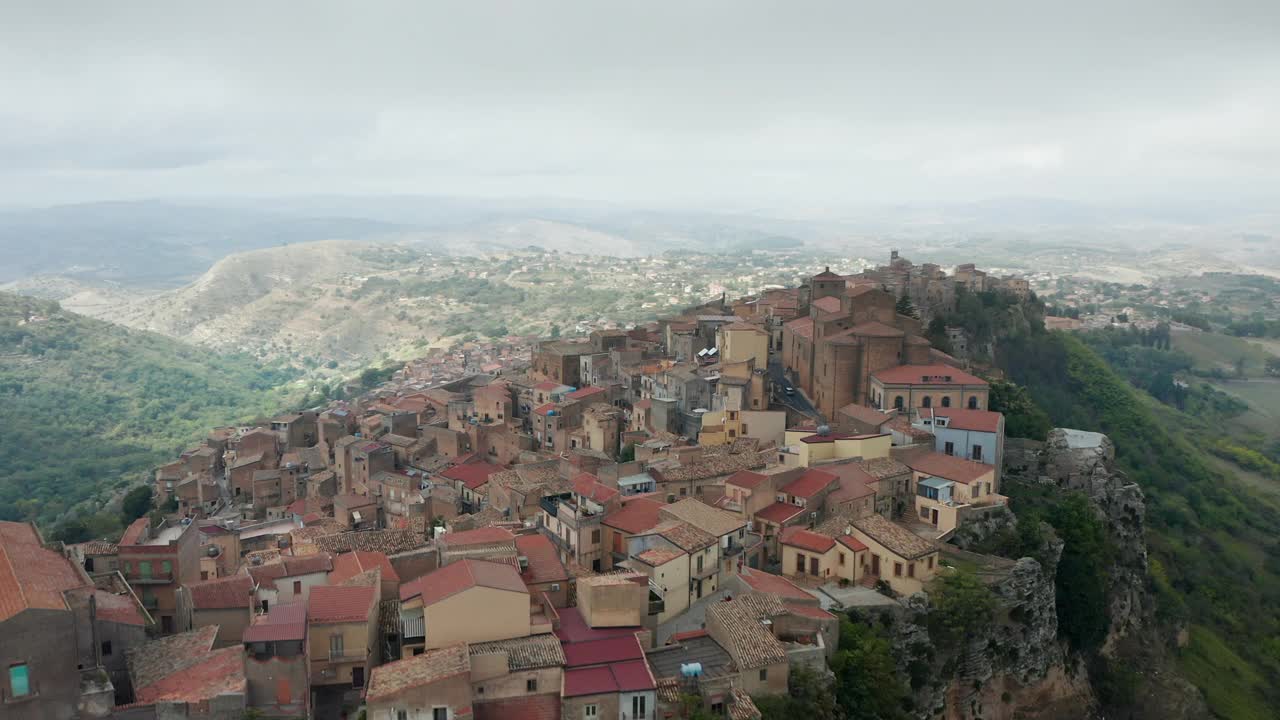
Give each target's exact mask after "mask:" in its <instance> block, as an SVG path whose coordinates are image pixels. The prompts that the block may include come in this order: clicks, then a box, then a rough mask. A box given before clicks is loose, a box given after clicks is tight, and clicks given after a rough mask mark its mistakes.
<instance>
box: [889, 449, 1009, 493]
mask: <svg viewBox="0 0 1280 720" xmlns="http://www.w3.org/2000/svg"><path fill="white" fill-rule="evenodd" d="M899 459H900V460H901V461H902V464H904V465H906V466H907V467H909V468H911V469H912V470H915V471H916V472H918V473H924V474H925V475H932V476H933V477H939V478H942V479H943V480H954V481H955V482H958V483H963V484H965V485H968V484H969V483H971V482H973V481H975V480H978V479H980V478H982V477H983V476H985V475H989V474H991V473H994V472H995V467H994V466H992V465H986V464H983V463H980V462H974V461H972V460H965V459H964V458H959V457H956V456H954V455H944V454H943V453H940V452H923V453H914V454H910V455H905V456H903V457H901V458H899Z"/></svg>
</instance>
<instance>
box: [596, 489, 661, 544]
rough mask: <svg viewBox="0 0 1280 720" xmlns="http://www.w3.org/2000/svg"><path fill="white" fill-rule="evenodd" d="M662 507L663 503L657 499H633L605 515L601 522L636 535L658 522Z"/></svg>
mask: <svg viewBox="0 0 1280 720" xmlns="http://www.w3.org/2000/svg"><path fill="white" fill-rule="evenodd" d="M661 507H662V503H660V502H657V501H656V500H646V499H644V498H640V499H637V500H631V501H630V502H628V503H627V504H626V505H624V506H623V507H622V509H621V510H617V511H614V512H611V513H609V514H608V515H605V516H604V520H602V521H601V522H603V523H604V524H605V525H608V526H609V527H611V528H616V529H618V530H621V531H623V532H625V533H630V534H632V535H634V534H636V533H642V532H644V531H645V530H649V529H651V528H653V527H654V526H655V525H657V524H658V522H659V520H658V510H659V508H661Z"/></svg>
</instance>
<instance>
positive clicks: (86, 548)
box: [79, 540, 116, 555]
mask: <svg viewBox="0 0 1280 720" xmlns="http://www.w3.org/2000/svg"><path fill="white" fill-rule="evenodd" d="M79 547H80V552H81V553H83V554H85V555H115V554H116V544H115V543H113V542H108V541H106V540H90V541H88V542H83V543H80V546H79Z"/></svg>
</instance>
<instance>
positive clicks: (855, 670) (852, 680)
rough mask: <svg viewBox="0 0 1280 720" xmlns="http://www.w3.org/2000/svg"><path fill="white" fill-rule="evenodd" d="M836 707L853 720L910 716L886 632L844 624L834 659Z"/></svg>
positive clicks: (875, 719)
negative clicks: (907, 713) (906, 708)
mask: <svg viewBox="0 0 1280 720" xmlns="http://www.w3.org/2000/svg"><path fill="white" fill-rule="evenodd" d="M831 670H832V672H834V673H835V676H836V703H837V705H838V706H839V707H840V708H842V709H843V710H844V717H845V718H849V720H897V719H898V718H905V717H906V716H907V715H906V713H905V712H904V710H903V705H904V702H905V700H906V699H907V688H906V687H905V686H904V684H903V682H902V679H901V677H899V674H898V668H897V665H896V664H895V663H894V660H893V652H892V649H891V647H890V644H889V640H888V639H887V638H886V637H885V636H884V634H883V631H881V630H878V629H875V628H872V627H871V626H868V625H864V624H862V623H854V622H850V621H849V620H847V619H842V620H841V621H840V650H839V651H838V652H836V654H835V657H833V658H831Z"/></svg>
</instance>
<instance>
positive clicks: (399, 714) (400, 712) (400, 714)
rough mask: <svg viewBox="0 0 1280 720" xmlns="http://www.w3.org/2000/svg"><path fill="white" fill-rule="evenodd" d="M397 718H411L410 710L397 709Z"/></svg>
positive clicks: (402, 719)
mask: <svg viewBox="0 0 1280 720" xmlns="http://www.w3.org/2000/svg"><path fill="white" fill-rule="evenodd" d="M396 720H409V711H408V710H397V711H396Z"/></svg>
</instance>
